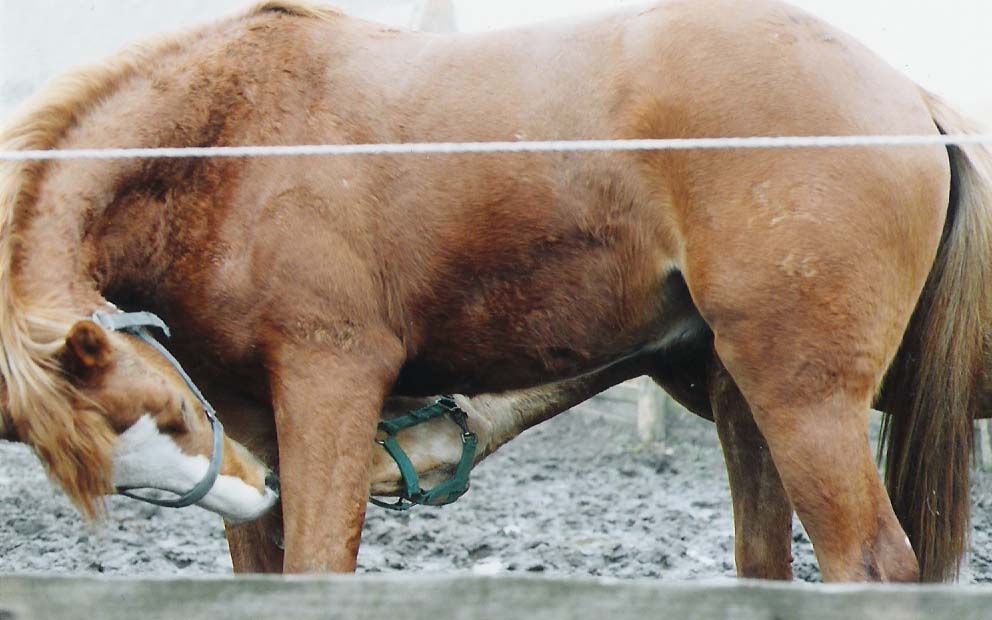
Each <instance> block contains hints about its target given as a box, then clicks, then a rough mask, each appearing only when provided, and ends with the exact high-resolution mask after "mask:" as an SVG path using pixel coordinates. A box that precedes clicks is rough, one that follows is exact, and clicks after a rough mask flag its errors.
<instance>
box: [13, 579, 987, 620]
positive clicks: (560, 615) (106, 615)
mask: <svg viewBox="0 0 992 620" xmlns="http://www.w3.org/2000/svg"><path fill="white" fill-rule="evenodd" d="M990 607H992V591H990V590H989V589H988V588H972V587H953V586H923V587H920V586H915V587H913V586H902V587H896V586H873V585H851V586H819V585H809V584H803V585H791V584H779V583H774V582H767V583H757V582H755V583H749V582H741V581H738V582H724V583H718V584H717V583H713V584H692V583H689V584H681V583H660V582H652V581H593V580H589V579H582V580H561V579H524V578H519V577H518V578H481V577H465V576H450V577H434V576H420V577H417V576H406V577H394V576H390V577H376V576H361V577H330V578H314V577H302V578H292V579H284V578H279V577H269V578H263V577H253V578H245V579H231V578H225V579H201V580H178V579H163V580H145V581H139V580H123V579H119V580H109V579H73V578H39V577H20V576H9V575H7V576H5V575H0V618H4V619H10V620H35V619H37V620H41V619H46V620H62V619H66V620H68V619H70V618H79V617H88V618H100V619H101V620H125V619H126V620H132V619H134V618H140V619H142V620H157V619H159V618H161V619H163V620H165V619H169V620H172V619H175V618H182V619H183V620H224V619H226V618H294V619H296V620H307V619H310V618H313V619H317V618H321V619H322V618H340V619H342V620H345V619H348V620H352V619H353V620H362V619H369V620H373V619H374V620H379V619H381V618H404V619H408V620H437V619H439V618H464V619H466V620H468V619H479V620H482V619H485V620H521V619H522V618H541V619H542V620H587V619H588V620H602V619H604V618H607V619H609V620H646V619H648V618H727V619H733V620H765V619H767V618H791V619H794V620H831V619H837V620H851V619H853V618H885V619H886V620H925V619H926V620H929V619H930V618H954V619H955V620H979V619H985V618H988V617H989V609H990Z"/></svg>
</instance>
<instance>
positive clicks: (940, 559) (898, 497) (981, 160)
mask: <svg viewBox="0 0 992 620" xmlns="http://www.w3.org/2000/svg"><path fill="white" fill-rule="evenodd" d="M923 96H924V99H925V100H926V102H927V105H928V107H929V108H930V112H931V114H932V116H933V119H934V122H935V123H936V124H937V126H938V128H939V129H940V130H941V131H942V132H944V133H947V134H965V133H977V128H975V127H974V126H972V125H971V124H970V123H969V122H968V121H966V120H965V119H963V118H962V117H961V116H960V115H959V114H957V113H956V112H955V111H953V110H952V109H951V108H950V107H949V106H948V105H947V104H945V103H944V102H943V101H941V100H940V99H938V98H937V97H935V96H933V95H931V94H929V93H926V92H924V93H923ZM948 154H949V156H950V166H951V175H952V182H951V201H950V205H949V208H948V213H947V219H946V222H945V224H944V232H943V237H942V239H941V243H940V249H939V250H938V253H937V258H936V262H935V263H934V266H933V269H932V271H931V273H930V276H929V279H928V280H927V283H926V287H925V288H924V290H923V294H922V296H921V297H920V300H919V303H918V305H917V307H916V311H915V313H914V315H913V318H912V320H911V321H910V325H909V329H908V331H907V332H906V336H905V338H904V340H903V344H902V348H901V349H900V352H899V355H898V357H897V359H896V362H895V364H894V365H893V367H892V370H891V371H890V374H889V378H888V380H887V382H886V383H887V384H886V386H885V389H884V391H883V397H882V402H881V403H880V408H882V409H883V410H884V411H886V413H888V414H890V415H889V416H888V417H887V419H886V423H885V427H886V428H885V429H884V432H883V438H884V439H885V441H886V442H887V446H886V447H885V448H882V449H884V450H886V458H885V461H886V474H885V478H886V483H887V486H888V490H889V495H890V497H891V498H892V505H893V508H894V509H895V512H896V515H897V516H898V517H899V520H900V522H901V523H902V526H903V528H904V529H905V530H906V532H907V534H908V535H909V538H910V541H911V543H912V545H913V549H915V551H916V555H917V558H918V559H919V562H920V578H921V580H923V581H945V580H948V579H952V578H956V577H957V575H958V572H959V570H960V563H961V559H962V557H963V556H964V554H965V552H966V550H967V545H968V533H969V517H970V514H969V512H970V511H969V508H970V497H969V473H970V466H971V454H972V420H973V418H975V417H976V408H977V407H978V405H979V402H978V393H977V392H978V388H979V387H980V386H979V381H980V379H981V376H982V364H983V363H984V358H983V356H984V341H985V327H986V325H985V323H986V321H987V320H988V319H990V318H992V312H990V310H992V296H990V290H989V288H988V284H989V282H990V279H989V278H990V276H992V263H990V261H992V212H990V211H989V209H992V152H990V151H989V150H988V149H987V148H985V147H982V146H960V147H951V148H949V149H948Z"/></svg>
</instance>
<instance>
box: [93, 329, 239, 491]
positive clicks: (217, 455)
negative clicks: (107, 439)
mask: <svg viewBox="0 0 992 620" xmlns="http://www.w3.org/2000/svg"><path fill="white" fill-rule="evenodd" d="M92 320H93V322H94V323H96V324H97V325H99V326H100V327H102V328H103V329H105V330H107V331H111V332H120V333H124V334H129V335H131V336H134V337H135V338H138V339H139V340H141V341H142V342H144V343H145V344H147V345H148V346H150V347H152V348H153V349H155V350H156V351H158V353H159V355H161V356H162V357H164V358H165V360H166V361H167V362H169V364H170V365H171V366H172V368H173V369H175V371H176V373H177V374H178V375H179V376H180V377H181V378H182V380H183V382H184V383H185V384H186V387H187V388H189V391H190V392H192V393H193V395H194V396H196V399H197V400H198V401H200V405H201V406H202V407H203V411H204V412H205V413H206V415H207V419H208V420H210V430H211V432H212V433H213V452H212V453H211V455H210V464H209V465H208V466H207V473H205V474H204V475H203V478H202V479H201V480H200V481H199V482H198V483H196V485H195V486H194V487H193V488H192V489H190V490H189V491H187V492H185V493H183V494H182V495H180V496H179V497H177V498H175V499H156V498H153V497H143V496H141V495H137V494H135V493H133V492H132V491H134V490H135V489H134V488H130V487H126V488H118V489H117V492H118V493H120V494H121V495H124V496H127V497H130V498H132V499H137V500H141V501H143V502H147V503H149V504H155V505H156V506H162V507H165V508H184V507H186V506H192V505H193V504H195V503H197V502H198V501H200V500H201V499H203V498H204V497H206V495H207V493H209V492H210V489H212V488H213V486H214V483H215V482H216V481H217V476H218V475H219V474H220V466H221V461H222V460H223V458H224V427H223V425H222V424H221V423H220V420H218V419H217V412H216V411H215V410H214V408H213V407H212V406H211V405H210V403H209V402H207V399H206V398H205V397H204V396H203V393H201V392H200V390H199V388H197V387H196V384H194V383H193V380H192V379H190V377H189V375H188V374H187V373H186V371H185V370H184V369H183V367H182V365H180V364H179V360H177V359H176V358H175V357H174V356H173V355H172V354H171V353H169V351H168V349H166V348H165V347H163V346H162V344H161V343H160V342H159V341H158V340H155V338H153V337H152V336H151V334H149V333H148V328H155V329H158V330H161V331H162V333H163V334H165V336H166V338H168V337H169V336H170V332H169V328H168V326H166V324H165V323H164V322H163V321H162V319H160V318H158V317H157V316H155V315H154V314H152V313H151V312H121V313H115V314H107V313H104V312H96V313H94V314H93V317H92Z"/></svg>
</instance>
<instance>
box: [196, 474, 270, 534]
mask: <svg viewBox="0 0 992 620" xmlns="http://www.w3.org/2000/svg"><path fill="white" fill-rule="evenodd" d="M278 499H279V493H278V492H276V491H274V490H273V489H270V488H268V487H266V488H265V489H264V490H263V491H261V492H259V491H258V489H256V488H255V487H253V486H250V485H248V484H245V483H244V482H242V481H241V480H240V479H238V478H235V477H233V476H218V477H217V482H215V483H214V487H213V489H211V490H210V493H208V494H207V495H206V497H204V498H203V499H202V500H200V502H199V503H198V504H197V505H198V506H200V507H201V508H204V509H206V510H209V511H211V512H215V513H217V514H218V515H220V516H221V517H222V518H223V519H224V521H226V522H227V523H230V524H231V525H239V524H241V523H247V522H249V521H254V520H255V519H258V518H259V517H261V516H263V515H264V514H265V513H267V512H268V511H269V510H271V509H272V507H273V506H275V504H276V501H278Z"/></svg>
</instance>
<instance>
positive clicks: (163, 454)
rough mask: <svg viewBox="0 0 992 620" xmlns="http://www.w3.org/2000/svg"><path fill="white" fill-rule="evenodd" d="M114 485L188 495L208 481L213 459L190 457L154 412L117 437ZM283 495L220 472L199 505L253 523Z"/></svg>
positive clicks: (228, 518) (234, 518)
mask: <svg viewBox="0 0 992 620" xmlns="http://www.w3.org/2000/svg"><path fill="white" fill-rule="evenodd" d="M113 467H114V486H115V487H117V488H134V489H160V490H162V491H169V492H171V493H176V494H183V493H186V492H187V491H189V490H190V489H192V488H193V487H194V486H196V484H197V483H198V482H199V481H200V480H202V479H203V477H204V476H205V475H206V473H207V469H208V468H209V467H210V460H209V459H208V458H207V457H205V456H201V455H196V456H190V455H189V454H186V453H184V452H183V451H182V450H180V449H179V446H177V445H176V443H175V442H174V441H173V440H172V438H171V437H169V436H168V435H165V434H163V433H162V432H160V431H159V429H158V426H156V424H155V422H154V421H153V420H152V419H151V417H150V416H147V415H145V416H142V417H141V419H139V420H138V421H137V422H135V423H134V425H132V426H131V428H129V429H127V430H126V431H125V432H124V433H122V434H121V435H120V437H118V438H117V446H116V448H115V450H114V459H113ZM276 499H278V494H277V493H275V492H274V491H272V490H271V489H269V488H265V489H264V492H262V491H259V490H258V489H256V488H254V487H253V486H251V485H249V484H247V483H245V482H244V481H242V480H241V479H240V478H237V477H234V476H225V475H218V476H217V481H216V482H215V483H214V485H213V487H212V488H211V489H210V492H209V493H207V495H206V496H205V497H204V498H203V499H201V500H200V501H199V502H197V505H198V506H201V507H203V508H206V509H207V510H210V511H212V512H216V513H217V514H219V515H221V516H222V517H224V519H226V520H227V521H229V522H231V523H239V522H243V521H251V520H254V519H257V518H258V517H260V516H262V515H263V514H265V512H266V511H267V510H268V509H269V508H271V507H272V505H273V504H275V502H276Z"/></svg>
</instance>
